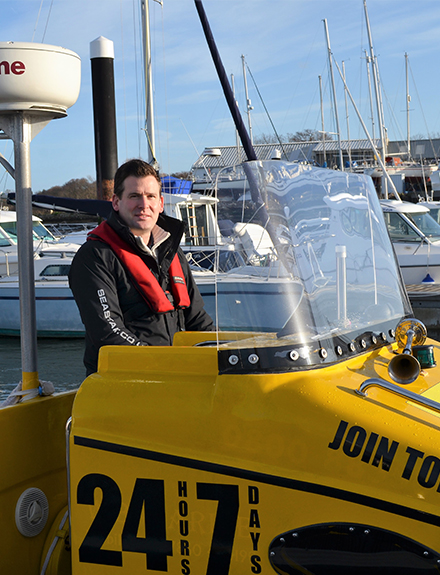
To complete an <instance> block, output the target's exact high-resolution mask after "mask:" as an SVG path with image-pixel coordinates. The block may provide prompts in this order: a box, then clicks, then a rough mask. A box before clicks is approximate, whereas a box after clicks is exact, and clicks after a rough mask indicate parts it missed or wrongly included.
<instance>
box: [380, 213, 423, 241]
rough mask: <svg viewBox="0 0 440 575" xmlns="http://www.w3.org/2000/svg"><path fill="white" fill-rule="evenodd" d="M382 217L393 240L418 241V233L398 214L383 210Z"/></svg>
mask: <svg viewBox="0 0 440 575" xmlns="http://www.w3.org/2000/svg"><path fill="white" fill-rule="evenodd" d="M384 217H385V222H386V224H387V228H388V231H389V233H390V237H391V240H392V241H393V242H420V239H421V238H420V235H419V234H418V233H417V232H416V231H415V230H414V229H413V228H412V227H411V226H410V225H409V224H408V222H406V221H405V220H404V219H403V218H402V216H401V215H400V214H397V213H394V212H385V213H384Z"/></svg>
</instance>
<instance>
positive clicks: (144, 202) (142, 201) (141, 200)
mask: <svg viewBox="0 0 440 575" xmlns="http://www.w3.org/2000/svg"><path fill="white" fill-rule="evenodd" d="M139 204H140V205H141V206H142V207H143V208H146V207H147V206H148V205H149V201H148V198H147V196H144V195H143V194H142V195H141V196H140V197H139Z"/></svg>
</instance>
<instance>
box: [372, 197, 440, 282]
mask: <svg viewBox="0 0 440 575" xmlns="http://www.w3.org/2000/svg"><path fill="white" fill-rule="evenodd" d="M380 203H381V206H382V209H383V212H384V217H385V222H386V224H387V228H388V232H389V234H390V238H391V241H392V243H393V247H394V251H395V253H396V256H397V259H398V262H399V266H400V269H401V271H402V276H403V280H404V282H405V284H406V285H416V284H420V283H422V282H427V283H440V225H439V223H438V222H437V221H436V220H434V218H433V217H432V216H431V215H430V211H429V209H428V207H426V206H425V205H422V203H418V204H413V203H411V202H399V201H396V200H381V202H380Z"/></svg>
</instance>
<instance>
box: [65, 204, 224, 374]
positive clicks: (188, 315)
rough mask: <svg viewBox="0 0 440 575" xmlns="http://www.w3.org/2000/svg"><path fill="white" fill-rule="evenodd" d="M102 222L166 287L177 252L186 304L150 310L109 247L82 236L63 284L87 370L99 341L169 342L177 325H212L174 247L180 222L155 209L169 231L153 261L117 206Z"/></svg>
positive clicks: (94, 366)
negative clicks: (76, 316)
mask: <svg viewBox="0 0 440 575" xmlns="http://www.w3.org/2000/svg"><path fill="white" fill-rule="evenodd" d="M107 223H108V224H109V225H110V226H111V227H112V228H113V229H114V230H115V231H116V232H117V233H118V234H119V236H120V237H121V238H122V239H123V240H125V241H126V242H127V243H128V244H129V245H130V246H132V247H134V249H135V251H136V253H137V254H138V255H139V256H140V257H141V258H142V260H143V261H144V262H145V263H146V264H147V265H148V267H149V268H150V270H151V271H152V273H153V274H154V275H155V277H156V279H157V280H158V282H159V284H160V285H161V287H162V288H163V289H164V290H168V289H170V280H169V275H168V269H169V267H170V264H171V261H172V260H173V258H174V255H175V254H176V252H177V254H178V255H179V260H180V263H181V265H182V270H183V273H184V275H185V281H186V285H187V289H188V294H189V297H190V300H191V305H190V307H189V308H187V309H185V310H175V311H172V312H169V313H161V314H158V313H155V312H154V311H153V310H152V309H151V308H150V307H149V305H148V304H147V302H146V301H145V300H144V298H143V297H142V296H141V294H140V293H139V291H138V288H137V287H136V284H135V282H134V280H132V279H131V277H130V275H129V271H127V270H126V269H125V268H124V267H123V265H122V263H121V262H120V260H119V259H118V257H117V256H116V254H115V253H114V252H113V250H112V248H111V247H110V246H109V245H108V244H105V243H104V242H102V241H99V240H94V241H91V240H89V241H87V242H86V243H85V244H83V245H82V246H81V248H80V249H79V250H78V252H77V253H76V255H75V257H74V259H73V262H72V266H71V269H70V273H69V284H70V288H71V290H72V292H73V295H74V297H75V301H76V303H77V305H78V308H79V311H80V314H81V319H82V322H83V323H84V325H85V328H86V349H85V353H84V365H85V366H86V369H87V374H88V375H89V374H90V373H93V372H95V371H96V370H97V365H98V352H99V348H100V347H101V346H103V345H172V342H173V336H174V334H175V333H176V332H177V331H182V330H190V331H211V330H213V329H214V328H213V322H212V319H211V318H210V316H209V315H208V314H207V313H206V311H205V309H204V307H203V305H204V304H203V300H202V297H201V295H200V292H199V290H198V288H197V286H196V284H195V281H194V278H193V276H192V274H191V270H190V268H189V265H188V262H187V260H186V258H185V255H184V254H183V252H182V250H181V249H180V248H179V244H180V240H181V237H182V234H183V230H184V224H183V222H181V221H180V220H177V219H175V218H171V217H169V216H166V215H164V214H160V215H159V219H158V222H157V224H158V226H160V227H161V228H163V229H164V230H165V231H167V232H170V234H171V235H170V237H168V238H167V239H166V240H165V241H164V242H163V243H162V244H160V246H159V247H158V248H157V252H158V261H159V264H158V263H157V261H156V260H155V258H154V257H152V256H149V255H148V254H146V253H145V252H144V251H142V250H141V249H140V248H139V247H138V245H137V243H136V240H135V238H134V236H133V234H132V233H131V232H130V230H129V228H128V227H127V226H126V225H125V224H124V222H123V221H122V220H121V218H120V217H119V215H118V214H117V212H115V211H113V210H112V212H111V214H110V216H109V218H108V220H107Z"/></svg>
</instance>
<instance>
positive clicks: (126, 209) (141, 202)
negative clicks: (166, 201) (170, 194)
mask: <svg viewBox="0 0 440 575" xmlns="http://www.w3.org/2000/svg"><path fill="white" fill-rule="evenodd" d="M112 204H113V209H114V210H115V211H116V212H119V215H120V217H121V218H122V219H123V220H124V222H125V223H126V224H127V226H128V227H129V228H130V230H131V232H132V233H133V234H134V235H135V236H141V237H142V239H143V240H144V241H145V242H148V241H149V239H150V234H151V231H152V229H153V228H154V226H155V225H156V222H157V219H158V217H159V214H160V213H161V212H163V197H162V192H161V180H160V177H159V175H158V174H157V172H156V170H155V169H154V168H153V166H151V165H150V164H148V163H147V162H144V161H143V160H137V159H135V160H129V161H128V162H126V163H125V164H122V166H120V167H119V168H118V170H117V172H116V174H115V187H114V194H113V198H112Z"/></svg>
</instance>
